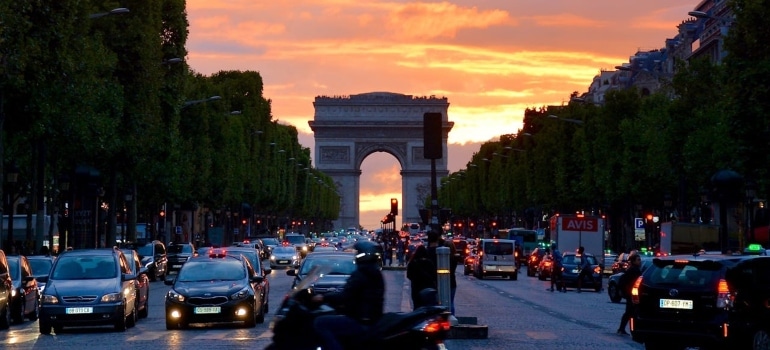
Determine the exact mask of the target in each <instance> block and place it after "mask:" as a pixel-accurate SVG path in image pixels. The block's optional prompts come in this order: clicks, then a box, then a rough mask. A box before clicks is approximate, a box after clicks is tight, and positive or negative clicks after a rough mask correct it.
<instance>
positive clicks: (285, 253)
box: [270, 244, 299, 269]
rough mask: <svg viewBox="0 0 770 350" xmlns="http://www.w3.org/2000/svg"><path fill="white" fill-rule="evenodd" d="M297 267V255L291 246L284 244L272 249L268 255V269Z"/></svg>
mask: <svg viewBox="0 0 770 350" xmlns="http://www.w3.org/2000/svg"><path fill="white" fill-rule="evenodd" d="M297 266H299V253H298V252H297V249H296V248H294V246H292V245H288V244H284V245H280V246H277V247H275V248H273V252H272V254H270V268H272V269H276V268H278V267H287V268H292V269H294V268H296V267H297Z"/></svg>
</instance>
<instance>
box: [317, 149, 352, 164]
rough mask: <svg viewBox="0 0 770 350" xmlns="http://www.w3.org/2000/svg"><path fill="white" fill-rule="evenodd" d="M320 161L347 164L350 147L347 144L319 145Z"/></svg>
mask: <svg viewBox="0 0 770 350" xmlns="http://www.w3.org/2000/svg"><path fill="white" fill-rule="evenodd" d="M320 163H324V164H348V163H350V147H347V146H321V159H320Z"/></svg>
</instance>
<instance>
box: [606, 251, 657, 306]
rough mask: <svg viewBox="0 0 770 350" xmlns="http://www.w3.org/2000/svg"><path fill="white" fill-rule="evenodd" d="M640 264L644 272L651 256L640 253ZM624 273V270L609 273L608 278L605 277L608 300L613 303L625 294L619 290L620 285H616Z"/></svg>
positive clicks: (650, 263) (649, 263)
mask: <svg viewBox="0 0 770 350" xmlns="http://www.w3.org/2000/svg"><path fill="white" fill-rule="evenodd" d="M641 258H642V266H641V268H640V269H641V270H642V272H644V270H646V269H647V268H648V267H650V265H652V257H651V256H647V255H642V256H641ZM624 273H625V270H624V271H621V272H618V273H616V274H613V275H611V276H610V277H609V278H607V294H608V295H609V296H610V301H612V302H613V303H619V302H620V301H621V300H623V298H625V296H624V295H623V293H622V291H621V290H620V287H619V286H618V283H620V277H622V276H623V274H624Z"/></svg>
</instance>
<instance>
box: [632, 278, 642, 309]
mask: <svg viewBox="0 0 770 350" xmlns="http://www.w3.org/2000/svg"><path fill="white" fill-rule="evenodd" d="M641 284H642V276H639V278H637V279H636V281H634V286H633V287H631V302H633V303H634V304H639V286H640V285H641Z"/></svg>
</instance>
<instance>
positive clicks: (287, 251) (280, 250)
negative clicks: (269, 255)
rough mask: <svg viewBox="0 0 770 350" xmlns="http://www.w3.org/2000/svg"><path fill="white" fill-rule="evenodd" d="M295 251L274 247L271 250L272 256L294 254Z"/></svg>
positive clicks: (288, 248) (292, 248)
mask: <svg viewBox="0 0 770 350" xmlns="http://www.w3.org/2000/svg"><path fill="white" fill-rule="evenodd" d="M296 252H297V250H296V249H294V247H276V248H275V249H273V254H284V255H286V254H294V253H296Z"/></svg>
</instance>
